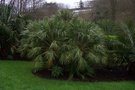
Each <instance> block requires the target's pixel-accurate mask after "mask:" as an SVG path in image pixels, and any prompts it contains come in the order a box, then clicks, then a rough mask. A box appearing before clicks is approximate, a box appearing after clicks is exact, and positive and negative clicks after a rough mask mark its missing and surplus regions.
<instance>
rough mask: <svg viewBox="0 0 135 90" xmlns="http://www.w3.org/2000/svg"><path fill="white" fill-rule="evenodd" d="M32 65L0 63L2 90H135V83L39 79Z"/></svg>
mask: <svg viewBox="0 0 135 90" xmlns="http://www.w3.org/2000/svg"><path fill="white" fill-rule="evenodd" d="M31 70H32V63H31V62H23V61H0V90H135V81H119V82H118V81H113V82H79V81H62V80H49V79H45V78H39V77H37V76H35V75H33V74H32V73H31Z"/></svg>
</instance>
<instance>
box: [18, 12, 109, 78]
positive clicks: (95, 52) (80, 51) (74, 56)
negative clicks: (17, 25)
mask: <svg viewBox="0 0 135 90" xmlns="http://www.w3.org/2000/svg"><path fill="white" fill-rule="evenodd" d="M22 35H23V36H22V37H23V38H22V40H21V45H20V48H19V49H20V51H21V52H22V54H23V55H27V56H28V57H33V59H34V61H35V66H37V67H38V68H39V66H40V68H46V69H48V70H51V72H52V76H54V77H58V76H60V75H63V74H64V72H65V73H68V75H69V79H71V78H72V77H73V76H74V75H77V76H81V77H82V78H84V76H91V75H92V73H93V69H94V68H97V66H98V67H100V66H102V65H103V64H105V63H106V59H107V56H106V53H105V47H104V34H103V32H102V31H101V29H100V28H99V27H98V26H97V25H95V24H93V23H91V22H86V21H83V20H81V19H79V18H78V17H75V16H74V14H72V13H69V12H68V11H61V12H59V14H57V15H56V16H54V17H52V18H50V19H45V20H43V21H35V22H32V23H30V25H29V26H28V28H27V30H25V31H24V32H23V33H22Z"/></svg>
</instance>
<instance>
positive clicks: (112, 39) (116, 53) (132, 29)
mask: <svg viewBox="0 0 135 90" xmlns="http://www.w3.org/2000/svg"><path fill="white" fill-rule="evenodd" d="M97 24H98V25H99V26H100V27H101V28H102V29H103V30H104V32H105V34H106V41H105V43H106V47H107V49H108V56H109V66H111V67H112V68H117V69H125V70H128V69H129V67H130V64H131V63H132V62H134V60H133V57H134V54H135V53H134V41H135V40H134V37H135V34H134V33H135V25H134V23H133V22H131V21H128V22H126V23H121V24H118V23H115V22H113V21H109V20H101V21H99V22H97Z"/></svg>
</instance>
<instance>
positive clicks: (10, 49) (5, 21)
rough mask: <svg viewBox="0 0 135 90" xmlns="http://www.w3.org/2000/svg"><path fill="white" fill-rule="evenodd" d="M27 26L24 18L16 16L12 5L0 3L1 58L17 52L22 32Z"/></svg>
mask: <svg viewBox="0 0 135 90" xmlns="http://www.w3.org/2000/svg"><path fill="white" fill-rule="evenodd" d="M25 26H26V23H25V21H24V19H22V17H21V16H14V14H13V8H12V7H11V6H10V5H0V58H2V59H5V58H9V57H8V56H12V55H13V53H16V49H17V47H18V43H19V39H20V38H21V37H20V33H21V31H22V30H24V27H25ZM9 59H12V58H9Z"/></svg>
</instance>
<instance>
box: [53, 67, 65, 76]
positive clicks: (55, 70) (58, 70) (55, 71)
mask: <svg viewBox="0 0 135 90" xmlns="http://www.w3.org/2000/svg"><path fill="white" fill-rule="evenodd" d="M51 70H52V77H55V78H57V77H59V76H61V75H62V74H63V72H62V68H61V67H58V66H54V67H52V69H51Z"/></svg>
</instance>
